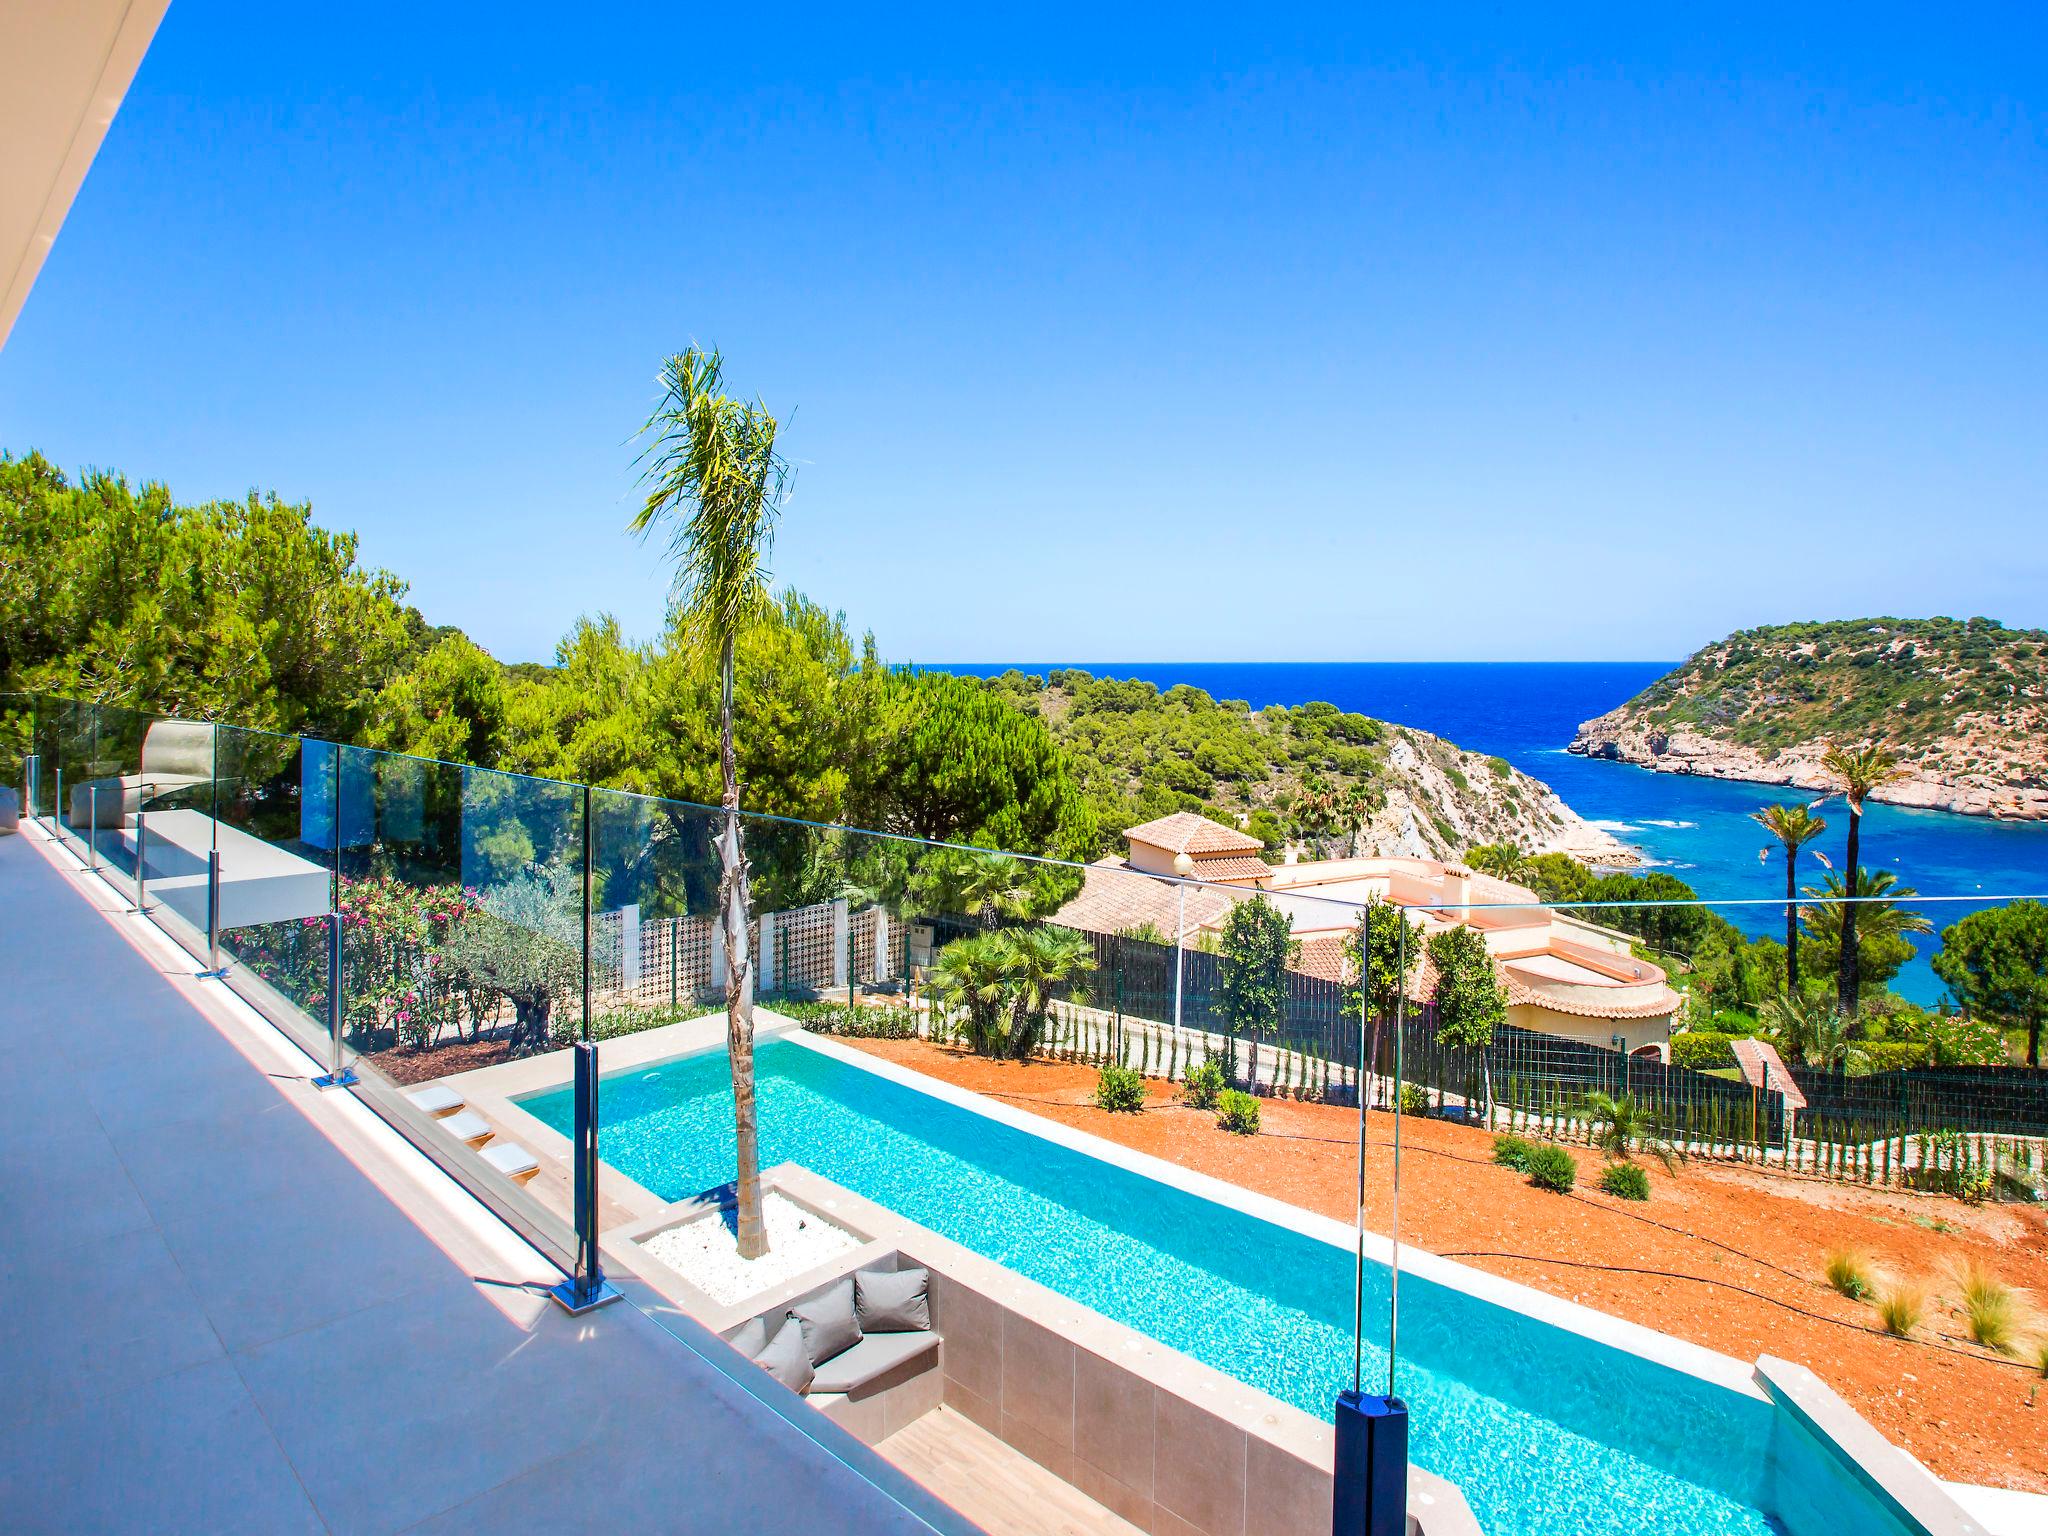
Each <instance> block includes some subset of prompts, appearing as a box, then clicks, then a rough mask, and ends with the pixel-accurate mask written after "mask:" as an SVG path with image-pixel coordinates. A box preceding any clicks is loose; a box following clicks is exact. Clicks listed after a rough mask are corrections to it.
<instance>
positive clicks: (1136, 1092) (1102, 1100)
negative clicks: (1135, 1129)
mask: <svg viewBox="0 0 2048 1536" xmlns="http://www.w3.org/2000/svg"><path fill="white" fill-rule="evenodd" d="M1095 1107H1096V1108H1097V1109H1106V1110H1108V1111H1109V1112H1110V1113H1111V1114H1112V1115H1135V1114H1136V1113H1137V1112H1138V1111H1139V1110H1141V1109H1143V1108H1144V1107H1145V1079H1144V1076H1143V1074H1141V1073H1140V1072H1138V1071H1137V1069H1136V1068H1133V1067H1104V1068H1103V1069H1102V1071H1101V1072H1100V1073H1098V1074H1097V1075H1096V1078H1095Z"/></svg>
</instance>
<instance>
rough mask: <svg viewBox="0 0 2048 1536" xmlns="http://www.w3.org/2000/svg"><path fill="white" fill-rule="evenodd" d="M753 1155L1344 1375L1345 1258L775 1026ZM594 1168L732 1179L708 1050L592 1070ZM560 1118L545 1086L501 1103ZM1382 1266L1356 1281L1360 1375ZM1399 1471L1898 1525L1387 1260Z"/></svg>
mask: <svg viewBox="0 0 2048 1536" xmlns="http://www.w3.org/2000/svg"><path fill="white" fill-rule="evenodd" d="M756 1071H757V1074H758V1076H757V1093H758V1103H759V1114H760V1127H761V1162H762V1166H763V1167H772V1166H773V1165H774V1164H776V1163H780V1162H795V1163H800V1164H802V1165H803V1166H805V1167H807V1168H810V1169H812V1170H813V1171H815V1172H816V1173H819V1174H821V1175H823V1176H824V1177H826V1178H828V1179H831V1180H833V1181H834V1182H836V1183H839V1184H842V1185H844V1186H846V1187H847V1188H849V1189H851V1190H853V1191H855V1192H856V1193H858V1194H861V1195H864V1196H866V1197H867V1198H868V1199H871V1200H874V1201H876V1202H877V1203H879V1204H881V1205H885V1206H887V1207H889V1208H890V1209H891V1210H894V1211H896V1212H898V1213H899V1214H900V1215H902V1216H905V1217H907V1218H908V1219H910V1220H912V1221H915V1222H918V1223H919V1224H921V1225H923V1226H926V1227H929V1228H931V1229H932V1230H933V1231H935V1232H938V1233H941V1234H942V1235H944V1236H946V1237H949V1238H951V1239H952V1240H953V1241H955V1242H958V1243H960V1244H962V1245H963V1246H964V1247H967V1248H970V1249H972V1250H973V1251H975V1252H977V1253H980V1254H982V1255H983V1256H985V1257H987V1258H989V1259H992V1260H995V1261H996V1262H997V1263H1000V1264H1003V1265H1005V1266H1007V1267H1009V1268H1011V1269H1013V1270H1015V1271H1017V1272H1018V1273H1020V1274H1023V1275H1027V1276H1029V1277H1030V1278H1032V1279H1034V1280H1036V1281H1038V1282H1039V1283H1041V1284H1043V1285H1046V1286H1048V1287H1050V1288H1051V1289H1053V1290H1056V1291H1058V1292H1060V1293H1061V1294H1063V1295H1065V1296H1068V1297H1071V1298H1072V1299H1073V1300H1075V1301H1077V1302H1080V1303H1082V1304H1083V1305H1085V1306H1089V1307H1092V1308H1094V1309H1095V1310H1096V1311H1098V1312H1101V1313H1102V1314H1104V1315H1105V1316H1107V1317H1111V1318H1114V1319H1115V1320H1116V1321H1118V1322H1121V1323H1124V1324H1126V1325H1127V1326H1129V1327H1132V1328H1135V1329H1137V1330H1138V1331H1140V1332H1142V1333H1145V1334H1147V1335H1149V1336H1151V1337H1152V1338H1155V1339H1158V1340H1159V1341H1160V1342H1161V1343H1164V1344H1167V1345H1170V1346H1172V1347H1173V1348H1175V1349H1178V1350H1181V1351H1182V1352H1184V1353H1186V1354H1188V1355H1192V1356H1194V1357H1195V1358H1196V1359H1198V1360H1201V1361H1203V1362H1204V1363H1205V1364H1208V1365H1211V1366H1214V1367H1215V1368H1216V1369H1218V1370H1221V1371H1223V1372H1225V1373H1227V1374H1228V1375H1231V1376H1233V1377H1235V1378H1237V1379H1238V1380H1239V1381H1242V1382H1245V1383H1246V1384H1247V1385H1249V1386H1253V1387H1256V1388H1258V1389H1260V1390H1261V1391H1264V1392H1268V1393H1271V1394H1272V1395H1273V1396H1275V1397H1277V1398H1280V1399H1282V1400H1283V1401H1285V1402H1288V1403H1292V1404H1293V1405H1294V1406H1296V1407H1298V1408H1301V1409H1303V1410H1305V1411H1306V1412H1309V1413H1311V1414H1314V1415H1316V1416H1317V1417H1319V1418H1326V1417H1327V1416H1328V1415H1329V1413H1330V1409H1331V1403H1332V1401H1333V1399H1334V1398H1335V1396H1336V1394H1337V1392H1338V1391H1339V1390H1340V1389H1342V1388H1343V1387H1346V1386H1348V1385H1349V1384H1350V1374H1351V1305H1352V1266H1351V1256H1350V1254H1349V1252H1348V1251H1346V1250H1345V1249H1342V1248H1339V1247H1336V1246H1333V1245H1331V1244H1329V1243H1326V1242H1322V1241H1319V1240H1318V1239H1316V1238H1314V1237H1310V1236H1308V1235H1306V1234H1304V1233H1300V1232H1295V1231H1292V1230H1290V1229H1288V1228H1286V1227H1282V1226H1278V1225H1276V1224H1274V1223H1272V1222H1267V1221H1263V1220H1261V1219H1259V1218H1257V1217H1255V1216H1252V1215H1249V1214H1247V1213H1245V1212H1242V1211H1239V1210H1236V1209H1234V1208H1232V1207H1230V1206H1226V1205H1222V1204H1219V1203H1217V1202H1214V1201H1210V1200H1206V1199H1204V1198H1202V1197H1201V1196H1199V1195H1196V1194H1193V1193H1190V1192H1188V1191H1186V1190H1182V1189H1179V1188H1176V1187H1173V1186H1171V1185H1167V1184H1162V1183H1160V1182H1158V1181H1156V1180H1153V1179H1149V1178H1145V1177H1144V1176H1142V1175H1140V1174H1137V1173H1134V1172H1131V1171H1130V1170H1128V1169H1125V1168H1122V1167H1119V1166H1117V1165H1115V1164H1113V1163H1110V1162H1107V1161H1105V1160H1103V1159H1099V1158H1095V1157H1091V1156H1088V1155H1087V1154H1085V1153H1082V1152H1079V1151H1076V1150H1074V1149H1072V1148H1069V1147H1065V1146H1061V1145H1059V1144H1058V1143H1056V1142H1053V1141H1049V1140H1047V1139H1045V1138H1044V1137H1040V1136H1035V1135H1032V1134H1030V1133H1028V1132H1026V1131H1023V1130H1019V1129H1017V1128H1014V1127H1012V1126H1008V1125H1004V1124H1002V1123H1001V1122H999V1121H996V1120H992V1119H990V1118H988V1117H986V1116H984V1115H979V1114H976V1113H974V1112H973V1111H971V1110H969V1109H966V1108H963V1107H961V1106H958V1105H955V1104H951V1103H948V1102H946V1101H945V1100H943V1099H940V1098H938V1097H936V1096H934V1095H932V1094H929V1093H924V1092H921V1091H919V1090H917V1089H915V1088H911V1087H907V1086H905V1085H902V1084H899V1083H896V1082H892V1081H890V1080H888V1079H887V1078H884V1077H882V1076H880V1075H878V1074H876V1073H874V1072H870V1071H867V1070H865V1069H863V1068H862V1067H859V1066H857V1065H851V1064H849V1063H847V1062H844V1061H841V1060H838V1059H836V1058H835V1057H833V1056H830V1055H828V1054H825V1053H824V1052H821V1051H818V1050H813V1049H811V1048H809V1047H807V1046H804V1045H801V1044H797V1043H793V1042H791V1041H787V1040H770V1041H766V1042H764V1043H763V1044H762V1045H761V1047H760V1049H759V1051H758V1052H757V1055H756ZM601 1099H602V1112H603V1153H604V1159H605V1161H606V1162H607V1163H609V1164H611V1165H612V1166H613V1167H615V1168H617V1169H618V1170H619V1171H620V1172H622V1173H624V1174H626V1175H627V1176H628V1177H630V1178H632V1179H634V1180H635V1181H637V1182H638V1183H640V1184H642V1185H644V1186H645V1187H646V1188H648V1189H649V1190H651V1191H653V1192H654V1193H655V1194H657V1195H659V1196H661V1197H662V1198H663V1199H669V1200H676V1199H682V1198H684V1197H686V1196H689V1195H693V1194H696V1193H699V1192H700V1191H702V1190H705V1189H709V1188H711V1187H713V1186H715V1185H718V1184H721V1183H724V1182H725V1181H727V1180H729V1179H730V1178H731V1177H732V1168H733V1130H732V1098H731V1092H730V1085H729V1080H728V1073H727V1065H726V1060H725V1056H724V1054H723V1053H722V1052H718V1051H714V1052H710V1053H706V1054H702V1055H697V1056H691V1057H686V1058H683V1059H681V1060H678V1061H673V1062H669V1063H667V1064H665V1065H662V1066H658V1067H654V1068H651V1069H645V1070H640V1071H634V1072H630V1073H623V1074H620V1075H618V1076H615V1077H609V1078H606V1079H605V1080H604V1083H603V1086H602V1090H601ZM521 1107H522V1108H524V1109H525V1110H527V1112H529V1113H530V1114H533V1115H534V1116H536V1117H537V1118H538V1119H540V1120H542V1121H543V1122H544V1123H546V1124H548V1125H550V1126H553V1127H555V1128H556V1129H558V1130H561V1131H563V1132H564V1133H565V1134H566V1133H567V1132H568V1130H569V1128H570V1123H571V1119H572V1115H573V1110H572V1105H571V1099H570V1094H569V1092H568V1090H566V1089H563V1090H559V1091H553V1092H549V1093H545V1094H540V1095H536V1096H534V1097H531V1098H528V1099H525V1100H523V1101H522V1105H521ZM1386 1304H1387V1275H1386V1272H1385V1271H1384V1270H1383V1269H1381V1268H1379V1267H1378V1266H1372V1267H1371V1268H1370V1269H1369V1271H1368V1276H1367V1311H1366V1315H1367V1319H1368V1324H1367V1332H1368V1335H1369V1338H1376V1340H1377V1345H1375V1344H1373V1343H1371V1342H1369V1343H1368V1347H1367V1365H1366V1368H1367V1380H1368V1382H1371V1381H1373V1380H1375V1379H1376V1378H1377V1379H1380V1380H1384V1375H1385V1363H1386V1356H1385V1353H1384V1345H1385V1342H1386ZM1398 1387H1399V1390H1400V1393H1401V1395H1402V1397H1404V1398H1405V1399H1406V1400H1407V1402H1408V1405H1409V1410H1410V1429H1411V1441H1412V1454H1413V1456H1414V1458H1415V1460H1416V1462H1417V1463H1418V1464H1419V1465H1421V1466H1424V1467H1427V1468H1428V1469H1429V1470H1430V1471H1432V1472H1436V1473H1438V1474H1439V1475H1441V1476H1443V1477H1447V1478H1449V1479H1450V1480H1451V1481H1453V1482H1455V1483H1457V1484H1458V1485H1459V1487H1460V1488H1461V1489H1462V1490H1463V1491H1464V1494H1465V1497H1466V1498H1467V1499H1468V1500H1469V1501H1470V1503H1471V1505H1472V1509H1473V1513H1474V1514H1475V1515H1477V1516H1478V1518H1479V1520H1480V1522H1481V1523H1482V1524H1483V1525H1484V1526H1485V1528H1486V1529H1487V1530H1488V1531H1489V1532H1491V1533H1494V1536H1590V1533H1615V1536H1620V1533H1624V1532H1656V1533H1668V1536H1765V1533H1779V1536H1840V1533H1841V1532H1843V1531H1855V1532H1858V1533H1859V1536H1860V1533H1864V1532H1869V1533H1876V1536H1899V1533H1902V1532H1903V1531H1904V1530H1905V1527H1903V1526H1902V1525H1900V1524H1899V1522H1898V1521H1897V1520H1896V1518H1895V1517H1894V1516H1893V1515H1892V1514H1891V1513H1890V1512H1889V1511H1888V1509H1886V1508H1885V1507H1884V1506H1883V1505H1881V1504H1880V1503H1879V1502H1878V1501H1877V1500H1876V1498H1875V1497H1874V1496H1873V1495H1871V1494H1870V1493H1869V1492H1867V1491H1866V1490H1865V1489H1864V1487H1863V1486H1862V1485H1861V1484H1860V1483H1858V1482H1857V1481H1855V1480H1854V1479H1853V1477H1852V1476H1851V1475H1850V1473H1849V1472H1848V1470H1847V1469H1846V1468H1845V1467H1844V1466H1843V1465H1842V1463H1841V1462H1840V1461H1839V1460H1838V1459H1836V1458H1835V1457H1834V1456H1833V1455H1832V1454H1831V1453H1830V1452H1829V1451H1827V1450H1826V1449H1825V1448H1824V1447H1822V1446H1821V1445H1819V1444H1818V1443H1817V1442H1815V1441H1814V1440H1813V1439H1812V1438H1811V1436H1810V1435H1809V1434H1808V1433H1807V1432H1806V1431H1805V1430H1804V1429H1803V1428H1801V1427H1800V1426H1799V1425H1798V1424H1797V1423H1796V1422H1795V1421H1794V1420H1793V1419H1792V1418H1791V1417H1790V1416H1789V1415H1787V1414H1785V1413H1783V1412H1781V1411H1779V1410H1778V1409H1776V1408H1774V1407H1773V1406H1772V1405H1771V1404H1770V1403H1768V1402H1766V1401H1764V1400H1762V1399H1760V1398H1757V1397H1753V1396H1750V1395H1747V1394H1744V1393H1739V1392H1735V1391H1732V1390H1730V1389H1728V1388H1725V1387H1721V1386H1718V1385H1716V1384H1714V1383H1712V1382H1709V1381H1705V1380H1702V1379H1700V1378H1697V1377H1694V1376H1691V1375H1688V1374H1686V1373H1684V1372H1681V1371H1678V1370H1674V1369H1671V1368H1669V1367H1666V1366H1662V1365H1658V1364H1656V1363H1654V1362H1652V1361H1649V1360H1646V1359H1644V1358H1643V1357H1641V1356H1638V1355H1635V1354H1632V1353H1629V1352H1627V1351H1625V1350H1621V1349H1616V1348H1612V1347H1609V1346H1607V1345H1603V1344H1600V1343H1598V1342H1597V1341H1594V1340H1591V1339H1588V1338H1585V1337H1583V1336H1581V1335H1579V1334H1575V1333H1571V1332H1568V1331H1566V1330H1564V1329H1560V1328H1557V1327H1554V1326H1552V1325H1550V1324H1547V1323H1543V1322H1538V1321H1535V1320H1533V1319H1530V1318H1525V1317H1522V1316H1520V1315H1518V1314H1516V1313H1514V1312H1512V1311H1509V1310H1507V1309H1506V1308H1503V1307H1499V1306H1495V1305H1492V1304H1491V1303H1488V1302H1484V1301H1481V1300H1479V1299H1477V1298H1475V1297H1472V1296H1468V1295H1466V1294H1464V1293H1463V1292H1461V1291H1458V1290H1455V1289H1452V1288H1450V1287H1448V1286H1443V1285H1438V1284H1434V1283H1432V1282H1430V1281H1428V1280H1426V1279H1423V1278H1421V1277H1419V1276H1414V1275H1410V1274H1405V1273H1404V1275H1403V1276H1402V1286H1401V1357H1400V1362H1399V1378H1398Z"/></svg>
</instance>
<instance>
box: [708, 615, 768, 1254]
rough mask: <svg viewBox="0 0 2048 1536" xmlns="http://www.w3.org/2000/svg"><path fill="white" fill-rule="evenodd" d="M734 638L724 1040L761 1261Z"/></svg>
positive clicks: (727, 685)
mask: <svg viewBox="0 0 2048 1536" xmlns="http://www.w3.org/2000/svg"><path fill="white" fill-rule="evenodd" d="M732 671H733V666H732V636H731V635H729V634H728V635H727V636H726V637H725V641H724V643H723V645H721V646H720V648H719V652H718V768H719V772H720V774H721V775H722V776H723V778H724V790H723V794H722V797H721V799H720V800H719V804H720V805H721V806H723V807H724V809H725V826H724V828H723V830H721V832H720V833H719V837H718V865H719V868H718V909H719V911H720V912H721V913H723V914H724V921H725V1045H726V1051H727V1053H728V1055H729V1056H730V1057H731V1060H732V1113H733V1133H734V1135H733V1140H734V1143H735V1150H736V1152H737V1158H736V1163H737V1167H736V1171H735V1173H734V1185H735V1189H736V1193H737V1196H738V1205H739V1252H740V1257H741V1258H743V1259H758V1258H760V1257H761V1255H762V1254H764V1253H766V1252H767V1251H768V1228H767V1226H766V1225H765V1224H764V1223H763V1222H762V1220H761V1148H760V1135H759V1129H758V1127H757V1126H756V1123H755V1118H754V1002H753V998H752V996H751V995H750V994H749V992H748V990H747V988H748V984H749V981H750V978H751V972H752V968H753V962H752V957H751V956H750V955H749V954H748V951H747V907H748V900H747V863H746V858H745V856H744V854H743V853H742V851H741V848H740V781H739V766H738V764H737V762H736V761H735V760H734V757H733V749H732Z"/></svg>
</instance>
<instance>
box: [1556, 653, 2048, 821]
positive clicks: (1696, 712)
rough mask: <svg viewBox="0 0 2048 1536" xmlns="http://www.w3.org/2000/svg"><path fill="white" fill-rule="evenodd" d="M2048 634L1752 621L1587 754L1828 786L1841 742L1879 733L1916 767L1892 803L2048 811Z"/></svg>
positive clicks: (1675, 673)
mask: <svg viewBox="0 0 2048 1536" xmlns="http://www.w3.org/2000/svg"><path fill="white" fill-rule="evenodd" d="M2044 727H2048V633H2044V632H2042V631H2040V630H2033V629H2019V630H2015V629H2006V628H2004V627H2003V626H2002V625H2000V624H1998V623H1997V622H1996V621H1995V620H1992V619H1982V618H1976V619H1967V620H1958V619H1944V618H1936V619H1895V618H1877V619H1845V620H1838V621H1834V622H1829V623H1807V624H1782V625H1773V626H1769V627H1765V628H1760V629H1747V630H1740V631H1738V632H1737V633H1735V634H1732V635H1730V636H1728V638H1727V639H1725V640H1721V641H1718V642H1716V643H1715V644H1713V645H1710V646H1707V647H1705V648H1703V649H1702V650H1700V651H1699V652H1697V653H1696V654H1694V655H1693V656H1691V657H1690V658H1688V659H1687V660H1686V661H1685V663H1684V664H1683V665H1681V666H1679V667H1677V668H1675V669H1674V670H1672V671H1671V672H1669V673H1667V674H1665V675H1664V676H1663V677H1661V678H1659V679H1658V680H1657V681H1656V682H1654V683H1652V684H1651V685H1650V686H1649V687H1648V688H1646V689H1644V690H1643V691H1642V692H1641V693H1639V694H1637V695H1636V696H1635V697H1634V698H1633V699H1630V700H1629V701H1628V702H1627V703H1626V704H1623V705H1622V706H1621V707H1620V708H1618V709H1615V710H1612V711H1610V712H1609V713H1607V714H1605V715H1602V716H1600V717H1599V718H1598V719H1595V720H1589V721H1587V722H1586V723H1585V724H1584V725H1582V726H1581V727H1580V728H1579V732H1578V735H1577V737H1576V739H1575V740H1574V741H1573V743H1572V750H1573V751H1576V752H1584V753H1589V754H1591V755H1594V756H1601V757H1614V758H1620V759H1623V760H1626V761H1630V762H1637V763H1641V764H1643V765H1644V766H1647V767H1653V768H1660V769H1664V770H1666V771H1672V772H1689V773H1701V774H1707V775H1710V776H1713V777H1718V778H1741V779H1756V780H1760V781H1763V782H1772V783H1790V784H1800V785H1806V784H1813V785H1819V784H1821V783H1822V782H1824V780H1823V779H1822V777H1821V776H1820V774H1819V772H1818V768H1817V763H1818V759H1819V757H1820V755H1821V753H1822V752H1823V751H1824V750H1825V748H1826V744H1827V743H1828V742H1829V741H1831V740H1833V741H1842V742H1864V741H1869V742H1875V743H1877V744H1879V745H1881V746H1884V747H1887V748H1889V749H1890V750H1892V751H1893V752H1894V753H1896V754H1897V755H1898V757H1899V759H1900V761H1901V762H1902V763H1903V764H1905V766H1906V767H1907V769H1908V770H1909V772H1908V775H1907V777H1905V778H1904V779H1902V780H1901V781H1900V782H1899V783H1897V784H1895V785H1889V786H1886V788H1885V789H1884V790H1883V791H1882V792H1881V793H1880V794H1879V796H1878V798H1880V799H1885V800H1891V801H1895V802H1897V803H1901V804H1908V805H1924V806H1934V807H1938V808H1941V809H1947V810H1957V811H1964V812H1968V813H1973V814H1979V815H2003V816H2026V817H2037V816H2048V736H2044Z"/></svg>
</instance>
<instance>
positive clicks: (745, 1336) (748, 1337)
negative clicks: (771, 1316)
mask: <svg viewBox="0 0 2048 1536" xmlns="http://www.w3.org/2000/svg"><path fill="white" fill-rule="evenodd" d="M725 1342H726V1343H728V1344H730V1345H731V1346H732V1347H733V1348H734V1349H736V1350H738V1351H739V1352H740V1353H741V1354H743V1355H745V1356H746V1357H747V1358H748V1359H749V1360H757V1359H759V1358H760V1355H761V1351H762V1350H764V1349H766V1348H767V1347H768V1319H767V1318H765V1317H753V1318H749V1319H747V1321H746V1322H744V1323H741V1324H740V1326H739V1329H738V1331H737V1332H735V1333H734V1334H733V1336H732V1337H731V1338H729V1339H727V1340H726V1341H725Z"/></svg>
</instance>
